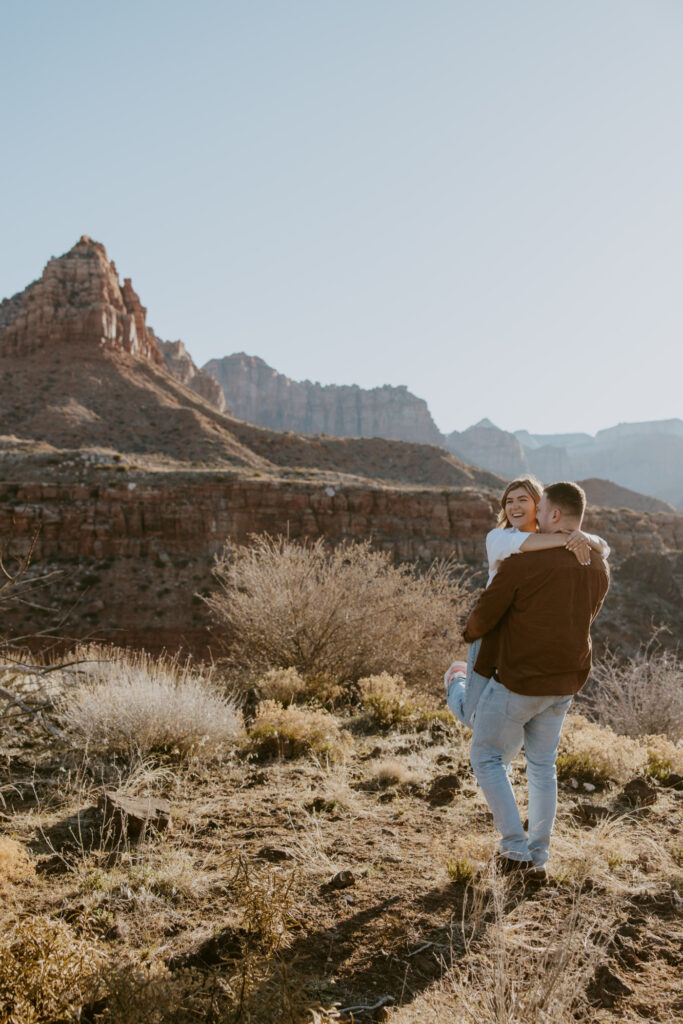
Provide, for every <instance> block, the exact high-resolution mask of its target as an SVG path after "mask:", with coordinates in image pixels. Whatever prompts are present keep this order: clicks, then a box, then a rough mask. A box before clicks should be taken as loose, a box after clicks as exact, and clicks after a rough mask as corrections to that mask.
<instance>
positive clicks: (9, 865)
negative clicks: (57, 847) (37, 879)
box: [0, 836, 35, 896]
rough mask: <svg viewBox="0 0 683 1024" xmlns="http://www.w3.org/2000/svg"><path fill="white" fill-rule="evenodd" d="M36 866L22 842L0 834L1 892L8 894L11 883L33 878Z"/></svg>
mask: <svg viewBox="0 0 683 1024" xmlns="http://www.w3.org/2000/svg"><path fill="white" fill-rule="evenodd" d="M34 875H35V868H34V866H33V863H32V861H31V859H30V857H29V855H28V851H27V850H26V848H25V847H24V846H22V844H21V843H18V842H17V841H16V840H15V839H9V838H8V837H7V836H0V894H4V895H5V896H6V893H7V888H8V886H9V885H10V884H14V883H16V882H24V881H27V880H28V879H31V878H33V877H34Z"/></svg>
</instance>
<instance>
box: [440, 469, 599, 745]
mask: <svg viewBox="0 0 683 1024" xmlns="http://www.w3.org/2000/svg"><path fill="white" fill-rule="evenodd" d="M542 493H543V485H542V484H541V483H540V482H539V481H538V480H536V478H535V477H533V476H524V477H520V478H519V479H517V480H512V481H511V482H510V483H509V484H508V485H507V487H506V488H505V490H504V491H503V496H502V498H501V499H500V511H499V512H498V522H497V523H496V526H495V528H494V529H493V530H491V531H490V532H489V533H488V534H487V535H486V554H487V556H488V562H489V578H488V581H487V583H486V586H487V587H488V586H489V584H490V583H491V580H492V579H493V577H494V576H495V575H496V573H497V572H498V569H499V568H500V565H501V562H503V561H504V560H505V559H506V558H509V556H510V555H514V554H518V553H520V552H522V553H523V552H528V551H545V550H546V549H547V548H560V547H565V548H568V549H569V551H571V552H573V554H574V555H575V556H576V558H577V559H578V561H579V562H581V564H582V565H587V564H588V563H589V562H590V551H591V548H592V549H593V550H594V551H597V552H598V553H599V554H601V555H602V557H603V558H607V557H608V556H609V553H610V548H609V545H608V544H607V542H606V541H604V540H603V539H602V537H597V536H595V535H594V534H591V533H584V532H583V530H573V531H572V532H571V533H537V532H536V531H537V528H538V527H537V523H536V506H537V505H538V503H539V501H540V500H541V495H542ZM480 647H481V640H475V642H474V643H473V644H470V649H469V652H468V655H467V662H463V661H454V662H453V664H452V665H451V666H450V668H449V669H448V671H447V672H446V674H445V676H444V683H445V686H446V701H447V703H448V706H449V708H450V709H451V711H452V712H453V714H454V715H455V717H456V718H457V719H459V721H461V722H462V723H463V725H467V726H469V727H470V728H471V727H472V723H473V722H474V715H475V712H476V709H477V704H478V702H479V698H480V697H481V694H482V692H483V690H484V688H485V686H486V684H487V683H488V679H486V678H484V676H480V675H479V674H478V673H477V672H475V671H474V663H475V662H476V660H477V656H478V654H479V648H480Z"/></svg>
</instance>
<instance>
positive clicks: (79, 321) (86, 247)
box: [0, 235, 161, 365]
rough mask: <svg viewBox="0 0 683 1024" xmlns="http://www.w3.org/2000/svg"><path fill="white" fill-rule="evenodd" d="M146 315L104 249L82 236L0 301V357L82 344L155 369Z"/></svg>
mask: <svg viewBox="0 0 683 1024" xmlns="http://www.w3.org/2000/svg"><path fill="white" fill-rule="evenodd" d="M146 314H147V310H146V309H145V307H144V306H143V305H142V304H141V302H140V299H139V297H138V295H137V294H136V292H135V290H134V288H133V285H132V283H131V280H130V278H128V277H127V278H125V279H124V282H123V286H121V285H120V283H119V278H118V274H117V271H116V267H115V265H114V263H113V262H110V261H109V260H108V259H107V253H106V250H105V248H104V246H103V245H101V244H100V243H99V242H94V241H93V240H92V239H91V238H88V237H87V235H83V236H82V237H81V238H80V239H79V241H78V242H77V243H76V245H75V246H74V247H73V249H70V250H69V252H67V253H65V254H64V255H63V256H60V257H58V258H53V259H51V260H50V261H49V262H48V264H47V265H46V267H45V270H44V271H43V274H42V276H41V277H40V279H39V280H38V281H34V282H33V284H30V285H29V286H28V287H27V288H25V289H24V291H23V292H19V293H18V294H17V295H14V296H12V297H11V298H9V299H5V300H4V301H3V302H2V303H0V355H2V356H10V357H11V356H27V355H30V354H32V353H34V352H37V351H39V350H40V349H42V348H44V347H46V346H49V347H50V348H51V349H52V350H59V349H61V350H63V351H64V352H65V353H68V351H69V349H70V348H71V349H72V348H73V347H74V346H77V345H80V344H85V345H88V346H101V347H103V348H114V349H119V350H121V351H124V352H128V353H131V354H133V355H136V356H139V357H141V358H143V359H146V360H149V361H150V362H152V363H154V364H156V365H159V364H160V363H161V353H160V352H159V349H158V347H157V345H156V342H155V340H154V338H153V336H152V335H151V334H150V333H149V331H148V329H147V326H146V323H145V318H146Z"/></svg>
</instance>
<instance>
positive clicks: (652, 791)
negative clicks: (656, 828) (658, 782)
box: [624, 777, 657, 807]
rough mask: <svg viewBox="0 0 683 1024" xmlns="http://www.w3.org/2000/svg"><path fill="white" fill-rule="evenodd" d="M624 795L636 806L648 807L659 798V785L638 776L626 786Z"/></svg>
mask: <svg viewBox="0 0 683 1024" xmlns="http://www.w3.org/2000/svg"><path fill="white" fill-rule="evenodd" d="M624 796H625V797H626V799H627V800H628V801H629V803H631V804H634V805H635V806H636V807H647V806H648V805H649V804H653V803H654V802H655V801H656V799H657V787H656V786H653V784H652V783H651V782H648V781H647V779H643V778H641V777H637V778H635V779H631V781H630V782H627V783H626V785H625V786H624Z"/></svg>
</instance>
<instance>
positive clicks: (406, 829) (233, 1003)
mask: <svg viewBox="0 0 683 1024" xmlns="http://www.w3.org/2000/svg"><path fill="white" fill-rule="evenodd" d="M339 724H340V725H341V726H342V727H343V728H344V729H346V730H347V732H348V734H349V735H348V738H347V739H346V741H345V753H344V756H343V758H342V759H341V761H339V760H337V761H336V762H330V761H329V759H327V758H326V757H324V756H322V755H320V754H318V755H317V756H316V754H315V752H313V753H309V755H307V756H301V757H298V758H293V759H282V758H278V757H274V758H273V757H265V756H259V754H258V750H256V749H255V748H254V746H253V744H252V746H251V747H250V748H249V749H250V750H251V753H250V754H248V753H247V748H246V747H238V748H236V749H235V750H234V752H233V754H232V755H231V756H229V757H226V758H224V759H223V760H221V761H218V762H214V763H210V764H200V763H198V762H195V763H194V764H193V763H185V764H181V763H179V762H178V760H177V758H174V756H173V754H172V752H171V753H169V754H166V755H164V756H157V757H155V758H152V759H148V760H147V761H146V762H145V763H140V764H138V765H137V767H136V768H135V770H131V766H130V764H126V763H125V762H124V761H123V760H121V759H120V758H119V759H116V758H111V757H109V758H107V757H103V756H101V755H98V754H97V753H96V752H95V751H90V752H89V753H88V754H87V755H86V754H84V752H83V751H82V750H79V749H76V748H74V747H73V746H72V745H69V744H66V743H64V742H62V741H60V740H57V739H55V738H53V737H48V736H47V735H45V734H44V733H41V730H40V727H39V726H38V725H36V723H35V722H33V723H29V724H28V725H26V724H24V725H23V726H22V727H21V728H19V727H18V726H17V728H14V729H10V730H6V731H5V733H4V735H3V738H2V751H1V753H2V784H1V788H0V796H1V797H2V812H1V814H0V825H1V829H2V834H3V836H4V838H2V839H0V887H1V888H2V890H3V903H2V918H3V921H2V924H3V933H4V935H5V939H4V940H3V941H4V945H3V947H2V950H0V1003H1V1002H2V999H5V1002H6V1003H7V999H8V994H7V989H6V988H3V984H5V985H6V984H7V976H8V972H9V970H10V966H11V964H14V968H15V969H16V962H17V960H18V959H20V958H21V955H28V954H27V953H26V950H27V949H30V950H31V951H32V952H31V953H30V956H29V959H30V960H31V963H37V962H41V963H42V962H43V961H44V965H43V968H42V969H44V972H45V973H44V980H43V982H42V984H43V986H44V988H43V989H42V990H41V991H43V995H44V997H45V1000H47V995H46V993H47V991H48V989H50V985H48V984H47V981H46V980H45V979H47V978H48V976H49V978H52V977H53V975H52V974H50V972H49V967H50V964H51V963H52V962H53V961H55V962H56V960H58V959H59V957H60V956H61V957H62V960H63V961H64V963H66V961H68V965H67V967H68V969H67V967H65V966H64V963H62V964H61V966H60V968H59V971H57V974H58V975H59V977H61V978H66V977H67V976H69V977H71V975H69V971H71V972H72V974H73V978H74V979H78V978H79V977H86V976H88V975H89V974H90V971H91V969H92V967H93V966H97V971H96V973H97V975H98V977H99V978H100V983H99V984H95V985H94V987H93V986H91V987H88V984H89V983H88V984H86V983H85V982H84V983H83V987H82V989H78V991H80V992H81V996H80V997H78V998H76V997H74V1003H73V1005H72V1012H73V1013H74V1014H75V1013H76V1009H74V1007H75V1006H76V1003H78V1001H79V998H80V1000H81V1002H82V1003H85V1004H87V1005H86V1008H85V1009H84V1010H83V1012H82V1014H81V1016H80V1018H79V1019H80V1020H82V1021H92V1022H95V1021H121V1022H123V1021H133V1020H134V1021H136V1022H147V1021H149V1022H152V1021H167V1020H173V1021H181V1020H182V1021H186V1020H194V1019H206V1020H215V1021H225V1022H233V1021H234V1022H236V1021H252V1022H256V1021H258V1022H263V1024H265V1022H271V1021H272V1022H291V1024H294V1022H297V1024H298V1022H304V1021H311V1020H313V1021H318V1022H331V1021H344V1022H351V1021H357V1022H368V1021H372V1020H388V1021H393V1022H395V1024H416V1022H418V1021H419V1022H434V1024H436V1022H439V1024H449V1022H453V1024H456V1022H458V1024H459V1022H463V1024H464V1022H465V1021H470V1022H482V1024H483V1022H484V1021H489V1020H491V1019H500V1020H509V1021H513V1020H514V1021H517V1020H522V1019H524V1020H528V1021H532V1022H533V1021H539V1022H540V1021H541V1020H546V1019H552V1020H555V1021H558V1022H560V1021H564V1020H565V1019H575V1020H577V1021H591V1022H594V1021H604V1022H616V1021H620V1022H622V1021H634V1022H635V1021H661V1022H673V1021H675V1020H679V1019H680V1017H681V1014H683V1002H682V1000H681V992H680V987H679V983H680V970H681V940H682V939H683V931H682V929H681V909H682V906H683V903H682V900H681V893H682V887H683V863H682V861H681V846H680V836H681V811H682V809H683V805H682V803H681V801H682V800H683V793H682V792H681V789H680V786H681V780H680V776H676V775H673V776H672V775H670V773H669V774H668V775H667V774H666V773H665V775H666V778H665V777H664V776H662V775H661V773H660V776H661V777H660V779H659V780H657V779H653V778H649V779H645V776H644V774H643V764H642V763H641V764H640V767H639V768H638V767H636V763H637V760H638V759H637V757H636V755H635V754H634V751H636V748H637V746H638V745H637V744H635V745H634V743H633V741H626V740H620V739H619V738H618V737H614V736H613V734H611V733H608V732H605V733H604V734H602V740H601V746H602V750H603V754H604V757H603V760H602V761H601V765H602V767H601V768H600V770H597V768H596V767H595V765H593V766H592V767H591V763H590V758H588V760H587V757H586V755H585V752H584V754H582V755H580V751H579V747H576V748H575V749H574V754H575V755H576V756H574V758H573V759H572V749H573V747H572V744H573V743H574V742H575V741H574V740H572V738H571V735H572V734H571V730H570V734H569V739H568V745H567V749H566V751H565V759H564V762H562V765H563V767H562V769H561V774H562V779H561V784H560V805H559V817H558V821H557V826H556V832H555V837H554V845H553V850H552V857H551V863H550V868H551V875H552V878H551V883H550V884H549V885H548V886H547V887H544V888H538V889H536V888H529V887H525V886H524V885H523V884H522V883H520V882H516V881H514V880H512V881H511V880H509V879H501V878H500V877H496V875H495V872H493V873H492V870H491V867H490V856H491V854H492V852H493V850H494V847H495V835H494V830H493V827H492V824H491V819H490V814H489V813H488V811H487V808H486V805H485V802H484V801H483V799H482V796H481V794H480V793H479V792H478V790H477V788H476V785H475V782H474V780H473V777H472V775H471V771H470V768H469V766H468V761H467V749H468V735H469V734H468V733H466V731H465V730H463V729H461V728H460V727H459V726H457V725H455V724H453V723H452V722H451V721H449V720H447V719H445V718H444V716H443V715H442V714H439V713H437V709H436V708H435V710H434V711H433V712H430V713H427V714H426V715H425V714H423V716H422V720H421V722H420V723H416V721H413V722H412V723H411V722H407V723H405V724H404V725H403V727H402V730H401V731H398V730H396V729H393V730H391V729H386V728H382V727H381V725H380V724H378V723H377V722H374V724H373V721H372V720H371V719H369V718H368V716H367V714H364V713H363V712H362V711H360V710H357V711H356V712H355V713H354V714H348V713H346V714H344V716H343V717H342V719H341V720H340V722H339ZM576 735H577V737H578V736H579V733H578V732H577V733H576ZM576 743H579V739H577V740H576ZM643 749H644V748H643ZM641 753H642V751H641ZM579 755H580V756H579ZM647 763H648V764H650V768H652V763H651V760H650V761H648V762H647ZM610 775H611V778H610ZM633 776H638V777H639V779H640V782H638V783H636V784H635V786H634V784H633V783H631V785H630V787H629V781H630V779H631V778H632V777H633ZM590 778H592V779H593V782H589V781H587V780H588V779H590ZM514 784H515V787H516V789H517V790H518V791H519V792H520V794H523V791H524V782H523V766H522V763H521V761H520V762H519V763H516V764H515V767H514ZM105 788H106V789H108V790H114V791H119V792H124V793H126V794H127V795H129V796H138V797H141V796H145V795H150V794H151V795H152V796H156V797H163V798H165V799H167V800H168V801H169V804H170V813H171V819H172V821H171V825H170V827H169V828H167V829H165V830H164V831H160V832H157V831H156V830H155V829H154V828H152V827H150V828H149V829H148V831H147V834H146V835H143V836H142V838H140V839H137V840H134V839H131V838H130V837H129V838H125V837H123V838H122V837H121V836H120V835H119V836H117V835H116V834H115V832H114V831H113V830H112V829H111V828H107V827H106V826H105V825H103V812H102V810H101V809H99V810H98V807H97V804H98V799H99V798H100V797H101V796H102V793H103V790H104V789H105ZM22 922H24V924H23V925H22ZM26 922H29V924H27V923H26ZM22 928H23V929H24V930H23V932H22ZM31 928H32V929H33V931H32V932H31V931H30V929H31ZM41 928H42V929H43V931H42V932H41V931H40V929H41ZM27 929H28V931H27ZM55 929H57V931H55ZM29 932H30V934H29ZM22 935H23V939H22ZM27 936H28V937H27ZM46 936H47V938H46ZM57 940H59V941H57ZM12 942H14V946H13V947H12V946H11V943H12ZM22 942H23V945H22ZM10 947H11V948H13V949H14V958H15V959H14V960H12V958H11V957H10V956H9V954H8V949H9V948H10ZM22 950H23V951H24V953H23V954H22V952H21V951H22ZM49 950H52V951H53V952H49ZM60 950H61V952H60ZM41 957H42V960H41ZM51 957H52V960H51ZM31 958H32V959H31ZM8 965H10V966H8ZM45 965H47V966H45ZM27 970H28V968H27ZM55 976H56V975H55ZM537 976H542V977H543V978H544V979H546V981H547V985H545V987H544V989H543V991H544V992H545V993H546V995H543V999H545V998H546V997H548V998H550V996H549V995H548V993H550V995H552V999H551V1001H550V1003H549V1004H548V1005H547V1006H546V1007H545V1010H544V1012H548V1013H549V1014H550V1016H543V1015H542V1014H541V1010H539V1009H538V1007H537V1006H536V1004H535V1003H534V1001H533V999H532V995H533V992H534V991H535V989H534V978H536V977H537ZM553 979H554V980H553ZM563 979H564V980H563ZM551 981H552V984H551ZM560 982H561V984H560ZM50 984H51V985H53V989H54V991H55V992H57V996H55V999H57V998H58V994H59V992H60V991H62V990H64V987H65V985H66V983H64V985H62V989H60V987H59V984H58V983H57V981H55V982H54V983H52V982H51V983H50ZM74 984H75V982H74ZM553 986H559V987H556V988H555V989H553ZM66 988H68V986H66ZM77 988H78V986H77V985H76V988H74V989H73V991H76V990H77ZM50 990H51V991H52V989H50ZM550 990H553V991H552V992H550ZM17 991H18V990H17ZM495 992H499V994H500V993H503V994H501V995H500V998H501V999H502V1000H503V1002H504V1003H505V1005H506V1007H507V1010H506V1012H508V1016H504V1017H503V1016H498V1017H495V1018H494V1017H493V1016H491V1015H487V1014H490V1013H491V1012H492V1011H490V1009H489V1010H487V1006H488V1005H489V1003H487V1000H489V1001H490V999H491V998H493V997H492V993H494V994H495ZM84 993H85V994H84ZM505 993H507V994H505ZM553 993H554V994H553ZM64 998H65V999H66V996H64ZM539 998H540V996H539V994H538V993H536V995H535V996H534V999H536V1001H537V1002H538V999H539ZM525 999H526V1000H527V1002H526V1003H525ZM35 1000H36V1005H43V1004H41V1002H40V998H39V997H38V996H36V997H35ZM515 1000H517V1002H515ZM552 1000H555V1002H553V1001H552ZM541 1002H542V999H541ZM10 1003H11V998H10ZM532 1003H533V1005H532ZM49 1005H52V1004H49V1003H48V1002H47V1001H45V1002H44V1006H46V1007H48V1006H49ZM58 1005H59V1006H60V1013H59V1014H57V1013H56V1010H55V1007H56V1006H58ZM468 1007H469V1009H468ZM515 1007H517V1009H515ZM525 1007H526V1008H525ZM534 1007H536V1008H534ZM4 1012H5V1016H4V1017H3V1018H2V1019H4V1020H8V1021H9V1020H13V1021H14V1020H19V1019H22V1020H23V1019H24V1018H23V1017H18V1016H14V1017H12V1016H11V1015H10V1016H7V1009H6V1007H5V1011H4ZM501 1012H502V1011H501ZM51 1014H52V1015H51ZM515 1014H516V1015H515ZM57 1017H58V1018H59V1019H67V1017H68V1013H66V1011H65V1009H64V1006H63V1005H62V1004H58V1002H55V1003H54V1005H53V1007H52V1009H51V1010H49V1009H45V1010H44V1011H40V1012H36V1014H35V1016H33V1017H31V1020H35V1021H48V1020H53V1019H56V1018H57ZM26 1019H28V1018H26ZM68 1019H72V1018H71V1017H68Z"/></svg>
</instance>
